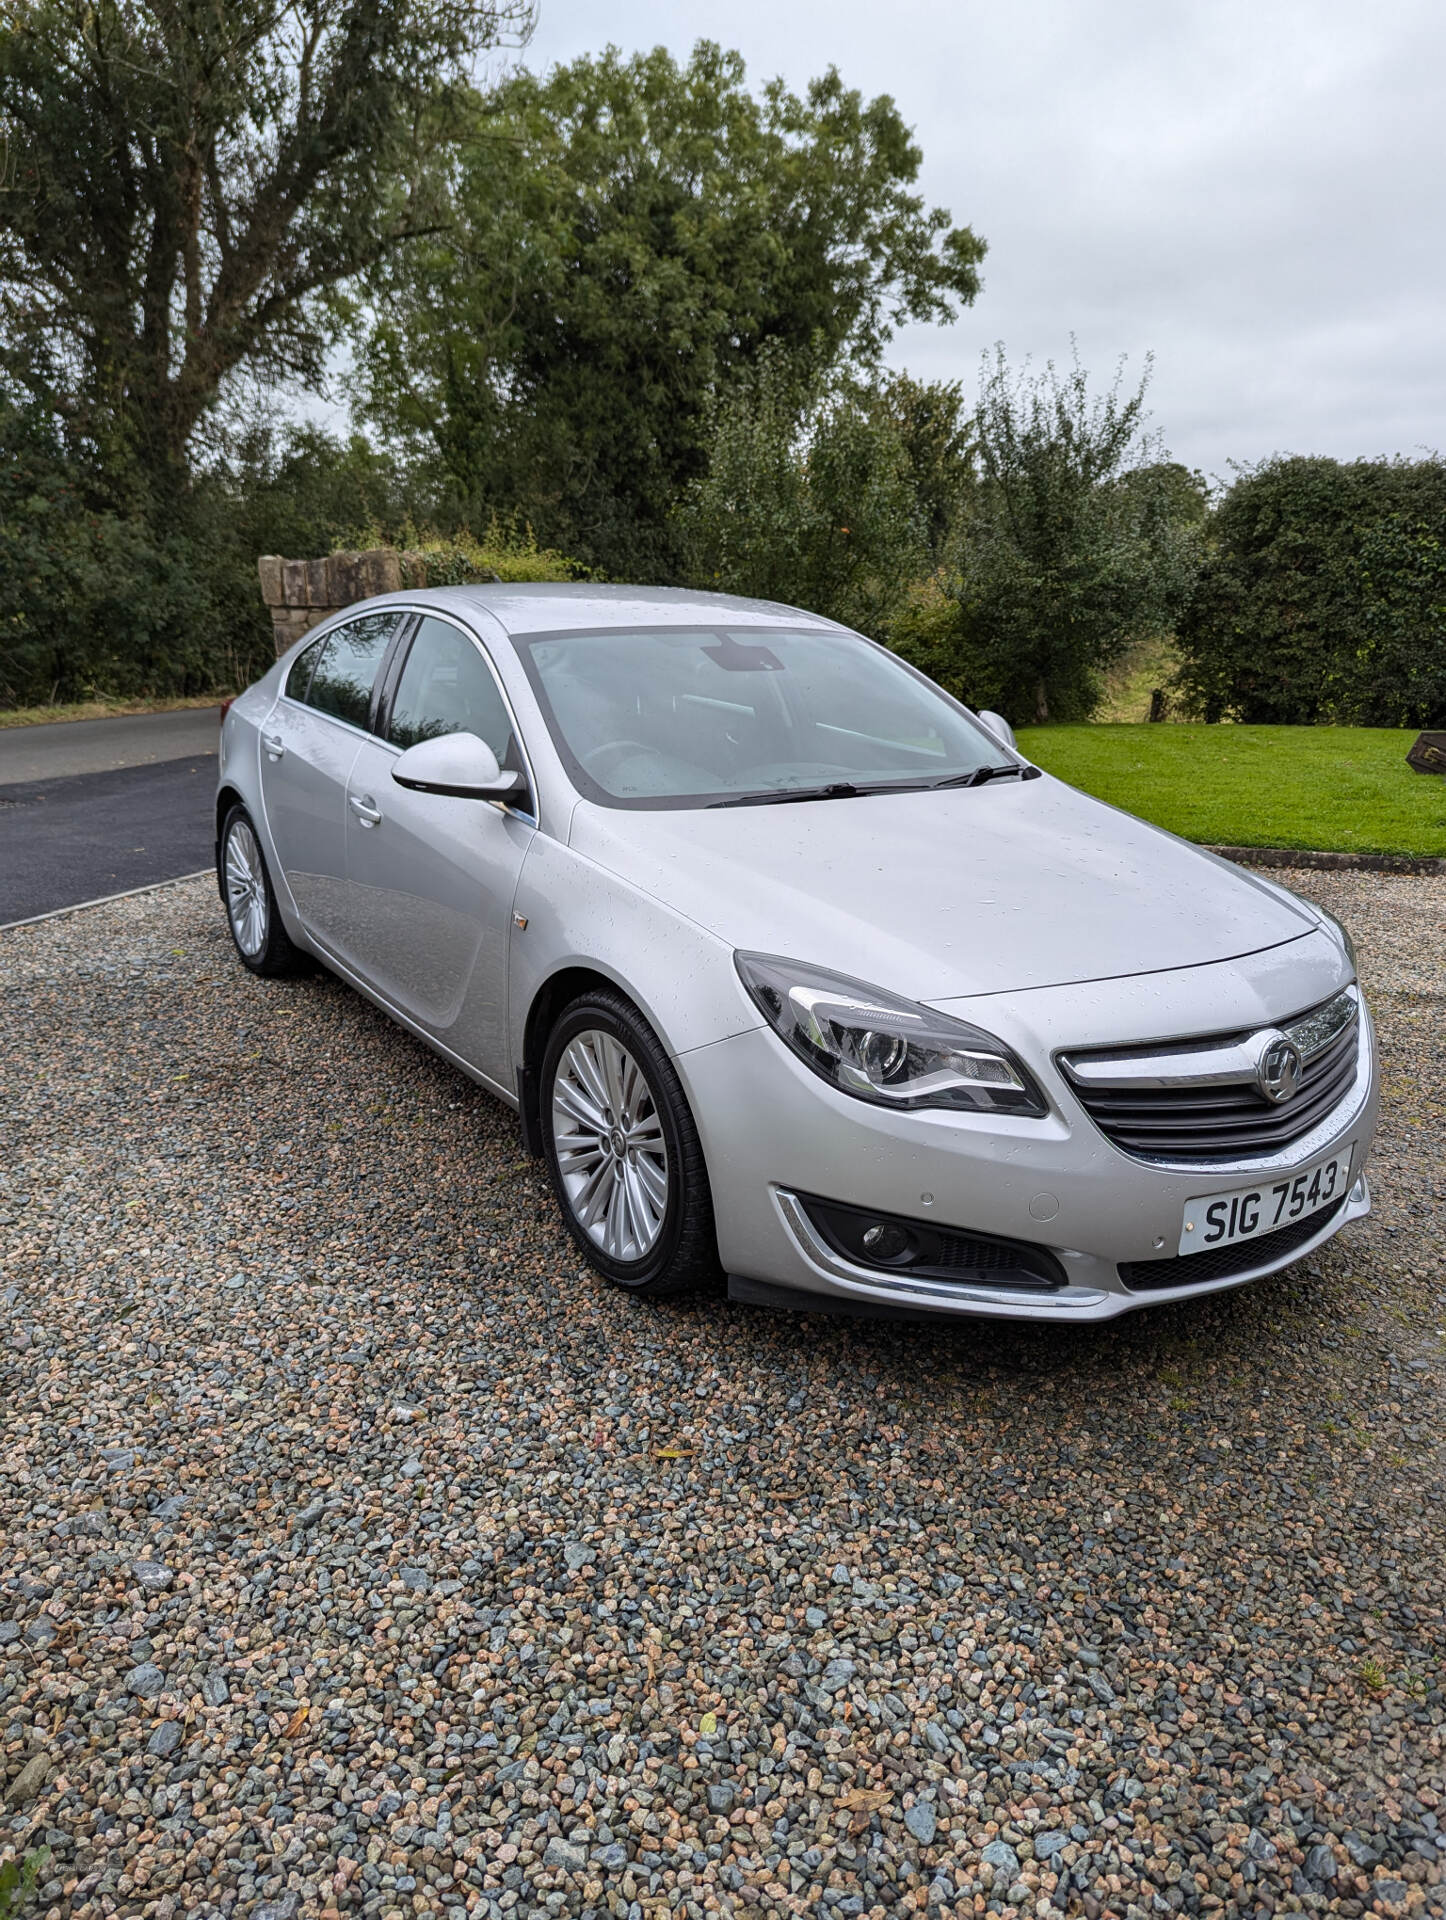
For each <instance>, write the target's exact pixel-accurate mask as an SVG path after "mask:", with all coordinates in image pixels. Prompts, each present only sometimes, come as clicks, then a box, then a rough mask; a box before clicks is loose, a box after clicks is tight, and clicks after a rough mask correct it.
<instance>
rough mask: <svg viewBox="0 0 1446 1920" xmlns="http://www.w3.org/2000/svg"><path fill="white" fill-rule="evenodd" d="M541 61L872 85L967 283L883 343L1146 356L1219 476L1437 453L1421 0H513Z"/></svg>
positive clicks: (1442, 403)
mask: <svg viewBox="0 0 1446 1920" xmlns="http://www.w3.org/2000/svg"><path fill="white" fill-rule="evenodd" d="M540 6H541V11H540V17H539V22H538V27H537V31H536V34H535V35H534V38H533V41H532V44H531V46H530V47H529V48H528V50H527V52H526V54H525V55H524V56H523V57H524V58H525V60H526V62H527V64H528V65H529V66H532V67H536V68H542V67H546V66H548V65H550V64H551V63H553V62H554V61H557V60H566V59H570V58H572V57H573V56H574V55H576V54H579V53H584V52H593V51H597V50H598V49H599V48H600V47H601V46H602V45H603V44H604V43H606V42H607V41H613V42H614V43H616V44H617V45H618V46H620V47H622V48H623V49H624V50H625V51H633V50H635V49H639V48H645V47H651V46H655V45H657V44H658V43H659V42H661V43H663V44H665V45H667V46H668V47H670V48H671V49H672V50H673V51H674V52H675V53H677V54H686V53H687V51H688V50H689V48H690V47H691V46H692V44H693V42H694V41H695V40H697V39H699V38H702V37H706V38H709V39H715V40H719V41H721V42H723V44H724V45H726V46H731V47H736V48H738V49H739V50H740V51H741V52H742V54H743V55H744V57H745V59H746V60H747V62H748V67H749V73H750V76H751V78H752V79H754V80H755V81H761V80H763V79H765V78H767V77H769V76H771V75H773V74H782V75H783V76H784V78H785V79H787V80H788V81H789V82H790V83H791V84H793V85H795V86H802V85H803V83H804V82H806V81H807V80H808V78H809V77H810V76H811V75H812V74H814V73H817V72H819V71H821V70H822V69H823V68H824V67H826V66H828V65H829V64H833V65H834V66H837V67H838V69H839V71H840V73H841V74H842V76H843V78H844V79H845V81H846V82H847V83H848V84H849V85H851V86H855V87H858V88H861V89H862V90H864V91H865V92H867V93H869V94H874V93H890V94H892V95H893V97H894V99H895V100H896V101H897V103H898V105H899V107H900V110H901V111H902V113H903V115H904V118H905V119H906V120H907V121H908V122H909V124H910V125H911V126H913V128H914V129H915V132H916V135H917V138H918V142H919V145H920V146H921V147H922V149H923V153H924V167H923V174H922V179H921V185H922V188H923V191H924V192H925V193H926V195H927V196H928V198H929V199H930V200H931V201H933V202H937V203H939V204H942V205H943V206H946V207H947V208H949V210H950V211H951V213H952V214H953V216H954V218H955V220H956V221H957V222H963V223H967V224H968V225H970V226H972V227H973V228H974V230H975V232H976V233H979V234H981V235H982V236H983V237H984V238H985V239H986V240H987V241H988V243H989V255H988V258H987V259H986V260H985V263H984V291H983V293H982V294H981V295H980V297H979V299H978V301H977V302H976V303H975V305H974V306H973V308H971V309H969V310H967V311H966V312H965V313H964V314H963V315H962V316H961V318H960V319H959V320H958V321H956V322H955V324H954V325H953V326H952V327H945V328H936V327H915V328H910V329H908V330H907V331H906V332H904V333H902V334H900V335H899V336H898V338H897V340H896V343H895V346H894V349H893V352H892V354H891V358H892V359H894V360H895V361H896V362H897V363H899V364H901V365H905V366H907V367H908V368H909V369H910V370H911V371H912V372H914V373H917V374H921V375H926V376H948V377H951V378H958V377H962V378H964V380H965V382H966V386H967V387H968V389H969V390H970V391H971V392H972V390H973V388H974V385H975V381H976V378H977V367H978V360H979V354H980V352H981V350H982V349H984V348H986V347H987V346H989V345H990V344H991V343H992V342H993V341H995V340H1002V341H1003V342H1004V343H1005V346H1006V347H1007V349H1008V351H1009V354H1010V357H1011V358H1015V357H1022V356H1023V355H1025V354H1032V355H1033V356H1034V357H1035V358H1036V359H1038V360H1043V359H1048V358H1051V357H1053V358H1055V359H1064V358H1066V357H1067V356H1068V353H1069V338H1070V335H1071V334H1074V335H1075V336H1076V338H1077V339H1078V342H1079V350H1080V357H1081V359H1082V360H1083V362H1084V364H1085V366H1086V367H1088V368H1089V369H1090V371H1091V373H1092V374H1093V375H1094V376H1095V377H1096V379H1097V380H1101V381H1102V380H1103V379H1104V378H1105V377H1107V376H1108V374H1109V372H1110V370H1111V369H1112V367H1113V364H1114V362H1115V361H1116V360H1117V359H1118V357H1119V355H1120V354H1122V353H1123V354H1127V355H1128V356H1129V364H1130V367H1131V368H1132V369H1136V370H1137V369H1138V368H1139V367H1140V365H1141V363H1142V361H1143V356H1144V354H1145V353H1146V352H1147V351H1149V350H1152V349H1153V351H1154V354H1155V362H1156V364H1155V378H1154V384H1153V386H1152V388H1151V402H1152V407H1153V412H1154V424H1155V426H1156V427H1157V428H1158V429H1159V430H1160V431H1161V432H1162V433H1163V435H1164V438H1165V442H1166V444H1167V446H1168V447H1169V448H1170V450H1171V451H1172V452H1173V453H1174V454H1175V456H1176V457H1177V458H1178V459H1183V460H1185V461H1186V462H1188V463H1189V464H1190V465H1191V466H1198V467H1201V468H1203V469H1205V471H1206V472H1207V473H1213V474H1218V475H1220V476H1221V477H1227V478H1228V463H1229V462H1230V461H1231V460H1245V461H1252V460H1258V459H1261V458H1263V457H1265V456H1266V455H1268V454H1271V453H1274V452H1296V453H1329V454H1335V455H1337V456H1339V457H1342V458H1350V457H1354V456H1356V455H1360V454H1380V453H1398V452H1403V453H1408V454H1409V453H1414V452H1418V451H1419V450H1420V449H1422V448H1423V447H1426V448H1432V449H1446V352H1443V345H1446V343H1443V339H1442V318H1443V312H1442V309H1443V297H1446V245H1443V242H1446V231H1443V227H1446V221H1443V212H1442V207H1443V185H1446V97H1443V96H1446V9H1443V8H1442V6H1441V5H1440V0H1310V4H1294V3H1293V0H994V3H993V4H990V5H985V4H983V0H888V4H880V3H879V0H874V3H873V4H864V0H834V3H833V4H832V5H825V6H815V5H806V4H803V0H727V3H726V4H725V3H724V0H674V4H671V5H663V6H660V5H656V4H654V5H648V4H645V3H644V0H611V4H609V5H606V6H602V7H599V6H597V5H596V4H592V3H591V0H540Z"/></svg>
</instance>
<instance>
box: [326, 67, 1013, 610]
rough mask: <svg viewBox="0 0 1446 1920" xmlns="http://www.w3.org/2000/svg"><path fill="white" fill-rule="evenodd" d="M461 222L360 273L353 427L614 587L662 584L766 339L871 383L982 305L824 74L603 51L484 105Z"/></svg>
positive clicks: (881, 135)
mask: <svg viewBox="0 0 1446 1920" xmlns="http://www.w3.org/2000/svg"><path fill="white" fill-rule="evenodd" d="M475 115H476V118H475V131H474V134H473V137H471V138H470V139H469V140H467V141H466V142H465V144H464V147H463V149H462V153H461V157H460V160H459V163H458V165H457V168H456V170H455V174H454V175H453V176H451V177H450V178H449V186H450V191H451V198H452V210H453V216H454V221H455V224H454V225H453V226H452V227H451V228H449V229H448V231H447V232H446V233H445V234H443V235H439V236H438V237H437V238H436V239H435V240H434V241H432V242H430V243H427V242H422V243H419V244H417V245H414V246H412V247H410V248H408V249H407V250H406V251H405V252H404V253H402V254H398V255H396V256H394V257H393V258H392V259H391V260H390V261H388V262H387V263H386V264H385V265H384V266H383V267H382V269H381V270H380V271H379V272H378V273H377V274H376V275H375V276H374V281H373V284H374V292H375V298H374V312H375V315H376V319H375V324H374V325H373V326H372V328H371V330H370V332H369V335H368V337H367V340H366V342H365V346H364V349H363V351H362V355H361V370H362V375H363V380H364V384H365V391H366V406H367V411H368V415H369V417H370V418H371V419H372V420H374V421H376V422H377V423H379V424H380V425H381V426H382V427H383V428H384V429H385V430H386V431H387V432H389V433H395V434H398V435H401V436H402V437H404V438H408V439H411V440H412V441H413V443H414V444H418V445H420V446H423V447H425V448H426V449H427V450H428V452H429V454H430V457H432V458H433V459H435V458H437V457H438V456H440V459H441V462H442V464H443V465H444V467H445V469H446V470H447V472H448V473H449V474H450V475H451V476H452V477H453V480H454V482H455V484H456V487H457V488H458V490H459V494H460V496H461V497H462V498H463V499H464V500H466V501H467V502H468V503H469V505H470V506H471V509H472V514H473V517H474V519H475V518H477V517H478V510H479V506H480V510H481V514H482V516H483V517H485V513H486V511H489V510H492V509H500V510H501V511H504V512H509V511H512V510H514V509H516V510H518V511H521V512H522V513H523V514H525V515H526V517H527V518H528V519H529V521H531V523H532V524H533V525H535V526H536V528H537V530H538V533H539V537H541V538H542V539H544V540H546V541H549V542H552V543H554V544H556V545H558V546H561V547H563V548H565V549H566V550H567V551H568V552H570V553H576V554H578V555H579V556H580V557H581V558H583V559H586V560H588V561H589V562H591V563H593V564H595V565H600V566H602V567H605V568H606V569H607V570H608V571H609V572H611V573H614V574H619V575H622V574H635V575H639V576H642V577H645V578H649V577H650V578H666V577H669V576H670V575H672V574H673V573H674V572H675V571H676V568H677V565H678V555H677V551H676V547H675V543H674V533H675V527H674V524H673V522H672V520H671V510H672V508H673V506H674V504H675V502H676V500H677V498H678V496H679V495H680V493H681V492H682V491H683V490H684V489H685V488H686V487H687V486H688V484H689V483H690V482H692V481H694V480H696V479H697V478H698V477H699V475H700V474H701V473H702V471H703V469H704V465H705V459H706V449H705V440H706V436H707V433H708V432H709V431H710V427H709V424H708V423H709V419H710V414H709V407H710V403H711V400H712V397H713V396H714V394H715V392H717V391H720V390H721V389H722V388H724V387H726V386H727V384H728V382H729V381H730V379H732V378H733V376H734V375H736V374H737V373H738V372H739V371H740V370H742V369H745V368H747V367H749V366H750V365H752V364H753V363H754V362H755V361H756V360H757V358H758V356H759V354H760V352H761V351H762V349H763V348H764V347H765V345H767V344H768V343H770V342H776V343H778V346H779V348H780V349H781V350H782V351H784V352H786V353H787V354H788V356H789V357H790V359H791V360H792V361H794V362H797V361H799V360H800V359H801V358H802V357H805V356H811V357H812V359H813V361H814V363H815V364H816V365H818V366H821V367H825V368H827V367H831V366H833V365H835V364H836V363H837V362H839V361H840V360H841V359H843V358H846V357H848V358H852V359H853V360H855V361H857V362H859V363H861V364H868V363H870V362H871V361H873V360H874V359H875V358H876V357H877V354H878V352H879V350H880V348H881V346H882V344H883V342H884V341H885V340H886V339H887V338H888V336H889V334H890V331H891V329H892V327H893V326H894V325H895V324H896V323H897V322H900V321H903V320H920V319H933V320H944V319H948V318H950V317H952V315H953V314H954V312H955V311H956V308H957V306H958V304H959V303H961V302H966V303H967V302H968V301H971V300H972V299H973V298H974V295H975V293H976V291H977V289H978V284H979V282H978V265H979V262H980V260H981V258H982V256H983V252H984V248H983V244H982V243H981V242H980V241H979V240H978V239H976V237H975V236H974V234H973V233H971V232H970V231H969V229H968V228H956V227H951V225H950V222H949V216H948V215H947V214H946V213H945V212H943V211H942V210H941V209H938V208H934V209H929V208H927V207H926V206H925V203H924V202H923V201H922V200H921V199H920V198H919V197H918V196H917V195H916V194H914V193H913V192H911V191H910V188H911V185H912V183H913V181H914V179H915V177H916V175H917V173H918V169H919V164H920V158H921V156H920V153H919V149H918V148H917V146H915V145H914V143H913V141H912V139H911V137H910V134H909V130H908V128H907V127H906V126H905V125H904V123H903V121H902V119H901V118H900V116H899V113H898V111H897V109H896V107H895V106H894V104H893V102H892V101H891V100H889V99H887V98H885V97H881V98H879V99H875V100H872V101H865V100H864V99H863V97H862V96H861V95H860V94H858V93H856V92H852V91H850V90H849V89H847V88H846V87H845V86H844V85H843V83H842V82H841V80H840V79H839V77H838V75H837V74H836V73H835V72H833V71H832V70H830V71H829V72H828V73H826V74H825V75H824V76H823V77H822V78H820V79H817V80H815V81H813V82H812V83H811V84H810V86H809V87H808V89H807V92H806V94H805V95H804V96H803V97H802V98H800V97H798V96H796V95H794V94H793V93H791V92H789V91H788V90H787V89H786V88H785V87H784V86H783V85H782V84H781V83H780V82H776V81H775V82H773V83H771V84H770V85H768V86H766V87H765V88H763V90H762V92H761V93H760V94H754V93H753V92H751V91H750V90H749V88H748V86H747V84H746V80H745V74H744V67H743V62H742V60H741V58H740V57H739V56H738V55H737V54H735V53H725V52H723V51H722V50H720V49H719V48H718V47H717V46H714V45H712V44H710V43H708V42H701V43H700V44H699V45H698V46H697V47H696V49H695V50H694V52H693V54H692V56H691V58H690V59H689V60H688V61H687V62H686V64H680V63H679V62H677V61H676V60H674V59H673V57H672V56H671V55H670V54H669V53H667V52H666V51H664V50H663V49H661V48H659V49H657V50H655V51H654V52H652V53H648V54H640V55H637V56H635V57H632V58H628V59H624V57H623V56H622V55H621V54H620V53H618V52H617V51H616V50H615V49H609V51H608V52H606V53H605V54H603V55H601V56H600V57H598V58H595V59H592V58H589V59H581V60H578V61H575V62H573V63H572V64H571V65H569V66H564V67H559V68H556V69H554V70H553V71H552V72H550V73H549V74H547V75H546V76H544V77H539V76H537V75H534V74H531V73H526V72H523V73H518V74H516V75H514V76H512V77H511V78H509V79H507V80H505V81H504V82H503V83H502V84H501V85H500V86H498V87H497V88H496V89H495V90H494V91H493V92H492V93H490V94H489V95H487V96H486V97H485V98H481V99H479V100H478V101H477V103H476V107H475Z"/></svg>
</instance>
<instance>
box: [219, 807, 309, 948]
mask: <svg viewBox="0 0 1446 1920" xmlns="http://www.w3.org/2000/svg"><path fill="white" fill-rule="evenodd" d="M217 877H218V879H219V880H220V883H221V899H222V902H223V903H224V905H225V908H226V924H227V926H228V927H229V928H230V929H231V939H232V941H233V942H234V943H235V947H236V952H237V953H238V954H239V955H240V958H241V964H242V965H243V966H246V967H249V968H250V969H251V971H252V972H253V973H259V974H261V975H262V976H263V977H264V978H267V979H276V978H279V977H282V976H285V975H288V974H297V973H306V972H308V971H310V968H311V959H310V956H309V955H308V954H306V953H303V951H302V950H301V948H300V947H298V946H297V945H296V943H295V942H294V941H293V940H292V939H291V936H290V935H289V934H288V933H287V931H286V928H285V926H284V925H283V924H282V920H281V915H280V913H279V912H278V911H277V907H276V890H275V888H274V887H273V886H272V884H271V875H270V873H269V872H268V871H267V867H266V856H265V854H264V853H262V851H261V840H260V836H259V835H258V834H257V831H256V829H255V827H254V826H253V825H252V823H251V816H250V814H248V813H247V811H246V809H245V807H242V806H234V807H232V808H231V810H230V812H229V813H228V814H227V815H226V818H225V821H224V822H223V823H222V827H221V843H220V858H219V861H218V875H217Z"/></svg>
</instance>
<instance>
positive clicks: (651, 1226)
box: [540, 989, 721, 1298]
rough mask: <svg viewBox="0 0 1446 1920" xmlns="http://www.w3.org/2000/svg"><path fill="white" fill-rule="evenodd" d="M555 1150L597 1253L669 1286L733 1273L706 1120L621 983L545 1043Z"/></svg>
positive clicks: (549, 1138) (643, 1283) (545, 1125)
mask: <svg viewBox="0 0 1446 1920" xmlns="http://www.w3.org/2000/svg"><path fill="white" fill-rule="evenodd" d="M540 1087H541V1099H540V1107H541V1121H542V1141H543V1150H544V1152H545V1154H546V1156H547V1165H548V1171H549V1172H550V1174H551V1176H552V1186H553V1191H554V1193H555V1194H556V1195H557V1203H558V1206H559V1207H560V1208H561V1210H562V1217H563V1220H564V1221H565V1223H566V1225H567V1229H568V1231H569V1233H570V1234H571V1235H572V1237H573V1239H574V1240H575V1241H576V1242H577V1244H578V1246H579V1247H580V1248H581V1250H582V1252H583V1254H584V1256H585V1257H586V1259H587V1261H588V1263H589V1265H591V1266H592V1267H593V1268H595V1269H596V1271H597V1272H598V1273H600V1274H602V1275H603V1276H604V1278H606V1279H608V1280H610V1281H612V1283H613V1284H614V1286H618V1287H623V1288H626V1289H627V1291H628V1292H629V1293H638V1294H648V1295H651V1296H654V1297H657V1298H662V1297H666V1296H669V1295H674V1294H682V1293H689V1292H692V1291H694V1290H695V1289H697V1288H700V1287H705V1286H709V1285H716V1283H717V1282H718V1281H719V1280H720V1278H721V1268H720V1266H719V1262H718V1242H717V1234H716V1232H715V1229H714V1225H713V1196H712V1193H711V1191H710V1188H709V1185H708V1170H707V1167H706V1166H705V1165H704V1161H703V1149H702V1145H701V1143H700V1141H699V1139H698V1129H697V1128H696V1126H695V1125H694V1124H693V1115H692V1113H691V1112H690V1110H689V1107H688V1102H687V1099H686V1097H685V1095H684V1093H683V1088H682V1084H681V1082H680V1081H679V1079H678V1076H677V1074H676V1072H675V1071H674V1069H673V1064H672V1062H671V1061H670V1060H669V1058H668V1056H667V1054H666V1052H665V1051H664V1050H663V1047H662V1044H661V1043H660V1041H659V1040H658V1037H657V1035H656V1034H655V1033H654V1032H653V1030H652V1028H651V1027H650V1026H649V1025H648V1023H647V1022H646V1021H645V1020H644V1019H643V1017H642V1015H641V1014H640V1013H639V1012H638V1010H637V1008H636V1007H635V1006H633V1004H632V1003H631V1001H629V1000H627V999H625V998H624V996H623V995H622V994H620V993H616V992H613V991H611V990H609V989H598V990H597V991H595V992H592V993H587V994H584V995H583V996H582V997H581V998H580V999H578V1000H574V1001H572V1002H571V1004H570V1005H569V1006H568V1007H567V1008H565V1010H564V1011H563V1013H562V1014H561V1015H560V1017H559V1018H558V1020H557V1022H556V1024H555V1025H554V1026H553V1029H552V1032H551V1033H550V1035H549V1036H548V1041H547V1047H546V1049H545V1051H544V1054H543V1060H542V1073H541V1080H540Z"/></svg>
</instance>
